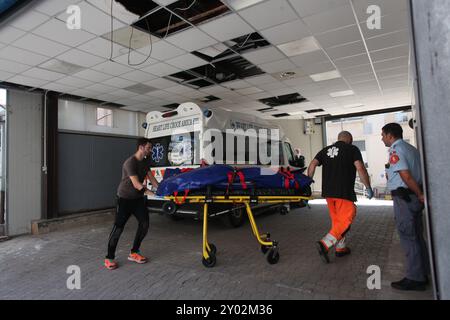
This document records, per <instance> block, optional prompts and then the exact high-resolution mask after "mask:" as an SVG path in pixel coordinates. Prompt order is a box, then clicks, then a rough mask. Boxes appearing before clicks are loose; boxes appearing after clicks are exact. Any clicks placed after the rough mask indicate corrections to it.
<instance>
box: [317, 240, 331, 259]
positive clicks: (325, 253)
mask: <svg viewBox="0 0 450 320" xmlns="http://www.w3.org/2000/svg"><path fill="white" fill-rule="evenodd" d="M316 247H317V251H318V252H319V255H320V258H321V259H322V260H323V262H325V263H330V258H328V249H327V248H326V247H325V245H324V244H323V243H322V241H317V242H316Z"/></svg>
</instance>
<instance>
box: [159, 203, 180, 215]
mask: <svg viewBox="0 0 450 320" xmlns="http://www.w3.org/2000/svg"><path fill="white" fill-rule="evenodd" d="M162 209H163V211H164V212H165V213H167V214H170V215H172V214H174V213H175V212H176V211H177V205H176V204H175V203H173V202H172V201H169V202H166V203H164V204H163V206H162Z"/></svg>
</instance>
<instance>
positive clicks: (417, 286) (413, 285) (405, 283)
mask: <svg viewBox="0 0 450 320" xmlns="http://www.w3.org/2000/svg"><path fill="white" fill-rule="evenodd" d="M391 287H392V288H394V289H397V290H404V291H425V290H426V282H425V281H415V280H411V279H408V278H403V279H402V280H400V281H397V282H392V283H391Z"/></svg>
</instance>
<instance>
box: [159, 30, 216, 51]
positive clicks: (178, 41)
mask: <svg viewBox="0 0 450 320" xmlns="http://www.w3.org/2000/svg"><path fill="white" fill-rule="evenodd" d="M166 40H167V42H170V43H171V44H173V45H176V46H177V47H179V48H182V49H184V50H186V51H189V52H192V51H195V50H198V49H202V48H206V47H208V46H211V45H213V44H215V43H217V40H215V39H213V38H211V37H210V36H208V35H207V34H206V33H204V32H203V31H200V30H198V29H196V28H191V29H188V30H185V31H181V32H178V33H176V34H173V35H171V36H169V37H167V38H166Z"/></svg>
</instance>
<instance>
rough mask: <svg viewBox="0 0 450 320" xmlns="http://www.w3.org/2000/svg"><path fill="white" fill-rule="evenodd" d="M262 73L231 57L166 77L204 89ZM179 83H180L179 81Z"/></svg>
mask: <svg viewBox="0 0 450 320" xmlns="http://www.w3.org/2000/svg"><path fill="white" fill-rule="evenodd" d="M263 73H264V71H262V70H261V69H259V68H258V67H257V66H255V65H253V64H252V63H250V62H248V61H247V60H245V59H244V58H242V57H241V56H236V57H232V58H229V59H225V60H221V61H218V62H214V63H211V64H206V65H203V66H200V67H196V68H193V69H190V70H187V71H182V72H178V73H175V74H172V75H170V76H168V78H169V79H174V78H175V80H178V81H179V80H182V81H181V83H182V84H186V85H187V84H193V85H195V86H201V87H204V86H206V85H212V84H214V83H223V82H227V81H233V80H236V79H245V78H247V77H252V76H256V75H260V74H263ZM179 82H180V81H179Z"/></svg>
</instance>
